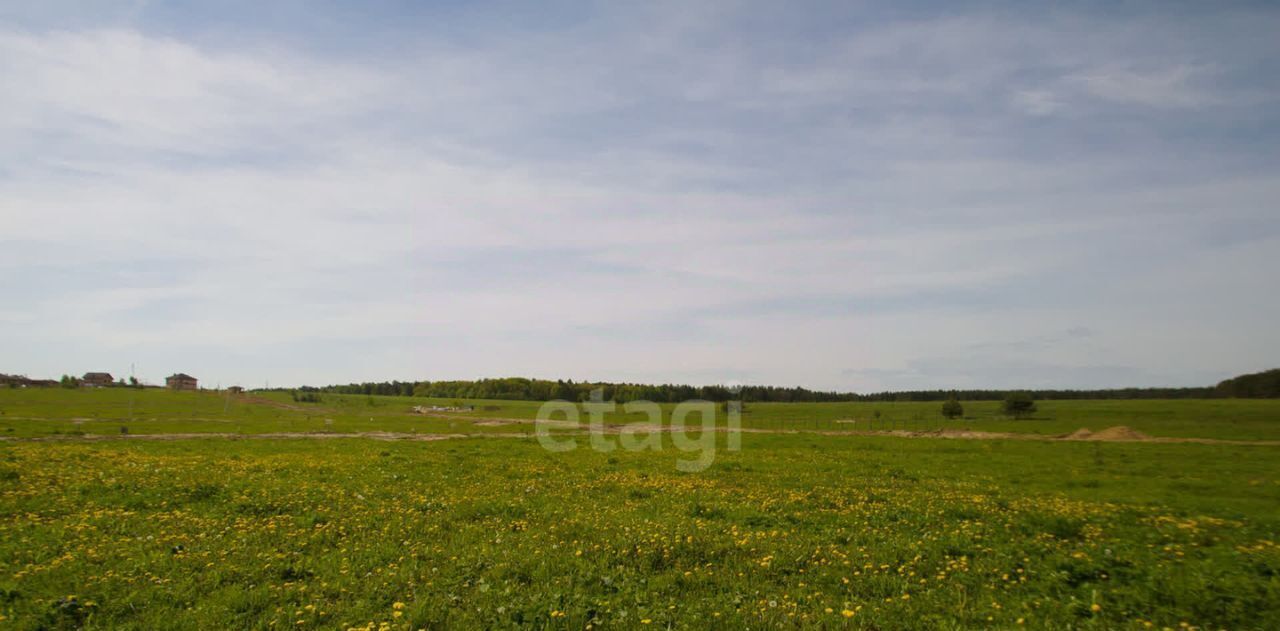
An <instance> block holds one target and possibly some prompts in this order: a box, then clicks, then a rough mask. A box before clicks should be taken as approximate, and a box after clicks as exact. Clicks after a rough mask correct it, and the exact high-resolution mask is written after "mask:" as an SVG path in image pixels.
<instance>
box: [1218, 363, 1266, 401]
mask: <svg viewBox="0 0 1280 631" xmlns="http://www.w3.org/2000/svg"><path fill="white" fill-rule="evenodd" d="M1216 390H1217V391H1218V396H1223V397H1239V398H1242V399H1274V398H1277V397H1280V368H1273V369H1271V370H1264V371H1262V372H1255V373H1253V374H1249V375H1240V376H1239V377H1233V378H1231V379H1227V380H1226V381H1223V382H1222V383H1219V384H1218V387H1217V388H1216Z"/></svg>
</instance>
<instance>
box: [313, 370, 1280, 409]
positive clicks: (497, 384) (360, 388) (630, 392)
mask: <svg viewBox="0 0 1280 631" xmlns="http://www.w3.org/2000/svg"><path fill="white" fill-rule="evenodd" d="M596 389H599V390H601V396H602V397H603V399H604V400H605V401H618V402H625V401H638V400H645V401H657V402H665V403H675V402H679V401H687V400H690V399H705V400H708V401H732V400H742V401H753V402H782V403H797V402H811V403H812V402H831V401H876V402H890V401H945V400H947V399H948V398H949V397H951V396H952V395H953V394H954V395H955V396H956V397H957V398H958V399H960V400H963V401H1002V400H1004V399H1005V397H1006V396H1008V395H1009V393H1010V392H1011V391H1010V390H908V391H901V392H876V393H870V394H858V393H854V392H830V391H822V390H809V389H807V388H800V387H795V388H784V387H778V386H742V387H740V388H730V387H728V386H723V385H715V386H689V385H679V384H662V385H650V384H638V383H608V382H588V381H580V382H575V381H573V380H563V379H561V380H556V381H551V380H549V379H526V378H523V377H504V378H499V379H479V380H474V381H466V380H457V381H417V382H413V381H382V382H367V383H353V384H347V385H340V386H326V387H323V388H314V387H303V388H301V389H300V390H301V391H304V392H331V393H335V394H380V395H398V396H418V397H433V398H441V399H503V400H513V401H550V400H552V399H564V400H568V401H586V400H588V399H589V398H590V396H591V392H592V391H593V390H596ZM1022 392H1026V393H1028V394H1030V395H1031V397H1033V398H1035V399H1037V400H1054V399H1059V400H1063V399H1065V400H1069V399H1210V398H1219V397H1254V398H1257V397H1280V369H1276V370H1269V371H1266V372H1261V373H1256V374H1252V375H1242V376H1240V377H1235V378H1233V379H1228V380H1226V381H1223V382H1222V383H1219V384H1218V385H1217V386H1216V387H1215V386H1206V387H1201V388H1115V389H1107V390H1024V391H1022Z"/></svg>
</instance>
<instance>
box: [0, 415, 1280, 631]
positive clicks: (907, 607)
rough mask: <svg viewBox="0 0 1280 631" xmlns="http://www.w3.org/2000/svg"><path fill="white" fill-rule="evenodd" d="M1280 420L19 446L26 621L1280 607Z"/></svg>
mask: <svg viewBox="0 0 1280 631" xmlns="http://www.w3.org/2000/svg"><path fill="white" fill-rule="evenodd" d="M1275 449H1276V448H1275V447H1265V446H1236V445H1201V444H1151V443H1142V444H1138V443H1109V444H1085V443H1047V442H1037V441H952V440H933V439H903V438H889V437H868V436H836V437H833V436H821V435H815V434H808V435H806V434H793V435H767V434H748V435H745V436H743V450H742V451H739V452H732V453H730V452H722V453H719V454H718V458H717V460H716V462H715V464H714V465H713V466H712V467H711V468H710V469H707V470H706V471H704V472H702V473H699V474H687V473H680V472H678V471H677V470H676V469H675V467H674V459H675V458H676V457H677V455H678V454H677V453H675V452H672V451H671V450H670V449H668V450H664V451H660V452H652V451H649V452H628V451H613V452H610V453H601V452H597V451H592V450H589V449H586V448H585V446H584V447H583V448H579V449H576V450H573V451H569V452H565V453H551V452H548V451H545V450H543V449H542V448H540V447H539V446H538V444H537V442H536V441H534V440H531V439H521V438H463V439H455V440H446V441H435V442H410V441H395V442H386V441H374V440H367V439H335V440H327V441H316V440H307V439H296V440H240V441H225V440H183V441H174V442H154V441H114V442H99V443H77V442H57V443H33V442H23V441H7V442H3V443H0V615H3V617H4V619H3V620H2V621H0V625H8V626H10V627H12V628H17V629H57V628H67V629H70V628H76V627H83V628H104V629H105V628H112V629H170V628H174V629H208V628H267V629H271V628H274V629H283V628H304V629H305V628H350V627H359V628H367V627H371V628H388V629H417V628H474V627H486V628H510V627H532V628H540V629H584V628H587V627H588V626H591V627H593V628H610V627H611V628H659V627H660V628H690V629H714V628H723V629H741V628H761V627H768V628H779V627H781V628H792V627H812V628H871V629H919V628H935V627H936V628H989V627H1005V628H1008V627H1020V626H1027V627H1031V628H1098V629H1116V628H1133V629H1139V628H1147V625H1148V624H1150V625H1154V626H1155V627H1156V628H1161V627H1172V628H1179V626H1180V625H1182V624H1186V625H1191V626H1196V627H1199V628H1206V629H1207V628H1215V629H1216V628H1254V629H1274V628H1280V578H1277V577H1280V548H1278V547H1277V545H1276V543H1275V542H1276V541H1277V528H1278V527H1280V479H1277V475H1276V473H1277V468H1276V465H1275Z"/></svg>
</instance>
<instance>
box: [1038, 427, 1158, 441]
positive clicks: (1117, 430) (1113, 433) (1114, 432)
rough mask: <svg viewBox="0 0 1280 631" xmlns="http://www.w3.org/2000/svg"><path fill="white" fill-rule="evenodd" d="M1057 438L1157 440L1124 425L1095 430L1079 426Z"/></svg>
mask: <svg viewBox="0 0 1280 631" xmlns="http://www.w3.org/2000/svg"><path fill="white" fill-rule="evenodd" d="M1058 438H1059V440H1092V441H1107V442H1110V441H1126V440H1129V441H1132V440H1157V439H1156V438H1155V437H1153V436H1151V435H1149V434H1144V433H1142V432H1140V431H1138V430H1136V429H1133V428H1132V427H1125V426H1124V425H1117V426H1115V427H1108V428H1106V429H1104V430H1100V431H1097V432H1094V431H1090V430H1089V429H1087V428H1084V427H1081V428H1080V429H1078V430H1076V431H1074V432H1071V433H1070V434H1066V435H1065V436H1059V437H1058Z"/></svg>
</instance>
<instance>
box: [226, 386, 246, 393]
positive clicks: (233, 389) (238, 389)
mask: <svg viewBox="0 0 1280 631" xmlns="http://www.w3.org/2000/svg"><path fill="white" fill-rule="evenodd" d="M227 392H228V393H230V394H240V393H242V392H244V388H241V387H240V386H231V387H230V388H227Z"/></svg>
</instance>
